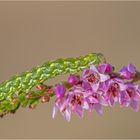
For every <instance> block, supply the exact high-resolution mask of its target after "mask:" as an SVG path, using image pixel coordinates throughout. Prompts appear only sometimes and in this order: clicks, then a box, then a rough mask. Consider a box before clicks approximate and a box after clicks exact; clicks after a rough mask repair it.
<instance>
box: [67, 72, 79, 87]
mask: <svg viewBox="0 0 140 140" xmlns="http://www.w3.org/2000/svg"><path fill="white" fill-rule="evenodd" d="M78 82H79V77H78V76H76V75H74V74H71V75H70V76H69V78H68V83H69V84H72V85H75V84H77V83H78Z"/></svg>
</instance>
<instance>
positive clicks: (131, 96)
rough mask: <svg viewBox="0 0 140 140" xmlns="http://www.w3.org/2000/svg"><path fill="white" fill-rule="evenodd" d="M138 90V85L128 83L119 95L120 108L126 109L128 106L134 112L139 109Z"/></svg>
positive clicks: (139, 90) (139, 89) (139, 93)
mask: <svg viewBox="0 0 140 140" xmlns="http://www.w3.org/2000/svg"><path fill="white" fill-rule="evenodd" d="M139 101H140V88H139V86H138V85H134V84H132V83H128V84H126V85H125V88H124V90H123V91H121V93H120V97H119V103H120V104H121V106H125V107H128V106H129V105H130V106H131V107H132V108H133V109H134V110H135V111H138V109H139Z"/></svg>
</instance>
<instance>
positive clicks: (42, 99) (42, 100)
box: [41, 95, 50, 103]
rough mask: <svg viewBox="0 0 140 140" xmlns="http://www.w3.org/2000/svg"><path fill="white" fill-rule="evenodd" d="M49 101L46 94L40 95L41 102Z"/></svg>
mask: <svg viewBox="0 0 140 140" xmlns="http://www.w3.org/2000/svg"><path fill="white" fill-rule="evenodd" d="M49 101H50V97H49V96H48V95H44V96H42V97H41V102H42V103H46V102H49Z"/></svg>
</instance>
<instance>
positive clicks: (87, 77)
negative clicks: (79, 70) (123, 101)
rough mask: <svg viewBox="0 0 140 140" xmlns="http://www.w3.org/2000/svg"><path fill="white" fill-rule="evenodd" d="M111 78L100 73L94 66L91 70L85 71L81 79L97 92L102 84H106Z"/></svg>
mask: <svg viewBox="0 0 140 140" xmlns="http://www.w3.org/2000/svg"><path fill="white" fill-rule="evenodd" d="M109 78H110V76H109V75H106V74H102V73H100V72H99V71H98V69H97V68H96V67H95V66H94V65H91V66H90V68H89V69H86V70H84V71H83V75H82V78H81V79H82V81H85V82H88V83H89V84H90V85H91V87H92V90H93V91H94V92H96V91H97V90H98V88H99V85H100V83H101V82H105V81H106V80H108V79H109Z"/></svg>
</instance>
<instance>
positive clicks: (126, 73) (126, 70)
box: [120, 64, 136, 80]
mask: <svg viewBox="0 0 140 140" xmlns="http://www.w3.org/2000/svg"><path fill="white" fill-rule="evenodd" d="M135 74H136V68H135V66H134V65H133V64H129V65H128V66H124V67H123V68H122V69H121V70H120V75H121V76H122V77H123V78H125V79H128V80H129V79H131V78H134V76H135Z"/></svg>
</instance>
